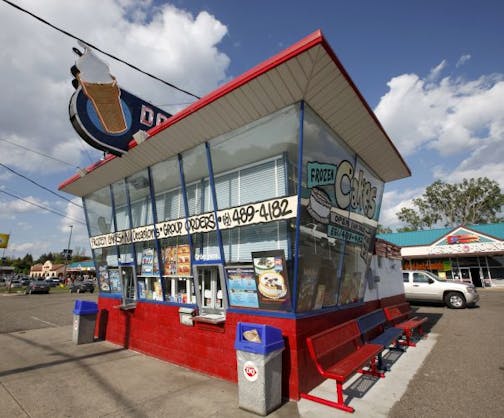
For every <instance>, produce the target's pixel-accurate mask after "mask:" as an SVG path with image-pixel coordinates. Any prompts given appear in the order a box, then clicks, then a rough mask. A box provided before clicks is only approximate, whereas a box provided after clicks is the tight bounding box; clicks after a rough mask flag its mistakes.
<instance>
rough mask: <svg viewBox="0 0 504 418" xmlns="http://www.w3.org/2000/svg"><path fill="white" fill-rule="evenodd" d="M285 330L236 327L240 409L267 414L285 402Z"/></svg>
mask: <svg viewBox="0 0 504 418" xmlns="http://www.w3.org/2000/svg"><path fill="white" fill-rule="evenodd" d="M284 347H285V345H284V340H283V338H282V331H281V330H280V329H278V328H274V327H271V326H268V325H264V324H251V323H244V322H239V323H238V325H237V328H236V339H235V349H236V360H237V367H238V406H239V407H240V408H242V409H245V410H247V411H251V412H254V413H256V414H258V415H263V416H265V415H268V414H269V413H270V412H271V411H273V410H274V409H276V408H278V407H279V406H280V404H281V403H282V351H283V349H284Z"/></svg>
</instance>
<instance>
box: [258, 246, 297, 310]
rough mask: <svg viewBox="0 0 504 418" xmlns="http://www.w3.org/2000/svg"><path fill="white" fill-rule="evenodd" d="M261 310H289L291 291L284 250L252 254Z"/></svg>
mask: <svg viewBox="0 0 504 418" xmlns="http://www.w3.org/2000/svg"><path fill="white" fill-rule="evenodd" d="M252 260H253V263H254V272H255V280H256V284H257V294H258V296H259V308H262V309H277V310H289V309H290V307H291V304H290V290H289V281H288V278H287V266H286V263H285V253H284V251H283V250H272V251H259V252H253V253H252Z"/></svg>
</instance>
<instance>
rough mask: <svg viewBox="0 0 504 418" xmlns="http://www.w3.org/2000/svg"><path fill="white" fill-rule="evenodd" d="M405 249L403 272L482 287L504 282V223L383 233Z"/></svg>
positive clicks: (382, 236) (403, 253) (389, 239)
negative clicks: (423, 273) (423, 272)
mask: <svg viewBox="0 0 504 418" xmlns="http://www.w3.org/2000/svg"><path fill="white" fill-rule="evenodd" d="M379 236H380V238H382V239H384V240H387V241H389V242H391V243H394V244H395V245H397V246H398V247H400V248H401V257H402V259H403V269H405V270H429V271H432V272H433V273H435V274H437V275H438V276H440V277H442V278H445V279H448V280H452V279H457V278H458V279H460V280H463V281H466V282H468V283H473V284H474V285H475V286H478V287H485V286H491V285H492V284H501V283H504V223H495V224H480V225H459V226H457V227H455V228H440V229H430V230H425V231H413V232H398V233H390V234H380V235H379Z"/></svg>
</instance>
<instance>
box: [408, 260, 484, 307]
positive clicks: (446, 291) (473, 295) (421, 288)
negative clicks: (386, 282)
mask: <svg viewBox="0 0 504 418" xmlns="http://www.w3.org/2000/svg"><path fill="white" fill-rule="evenodd" d="M403 281H404V294H405V296H406V299H407V300H408V301H417V302H421V301H423V302H441V303H445V304H446V306H448V307H449V308H452V309H463V308H465V307H466V306H474V305H475V304H476V303H477V302H478V301H479V294H478V292H477V291H476V288H475V287H474V285H472V284H467V283H462V282H456V281H452V280H442V279H440V278H439V277H438V276H436V275H435V274H433V273H431V272H430V271H425V270H403Z"/></svg>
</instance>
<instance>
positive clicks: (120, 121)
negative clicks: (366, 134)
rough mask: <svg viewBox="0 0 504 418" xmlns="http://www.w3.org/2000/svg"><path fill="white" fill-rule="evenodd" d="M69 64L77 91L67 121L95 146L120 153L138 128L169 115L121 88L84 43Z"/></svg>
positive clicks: (158, 122) (143, 128)
mask: <svg viewBox="0 0 504 418" xmlns="http://www.w3.org/2000/svg"><path fill="white" fill-rule="evenodd" d="M81 46H83V47H84V53H82V52H80V51H79V50H78V49H76V48H75V49H74V51H75V52H76V53H77V54H78V55H79V58H78V59H77V61H76V62H75V65H74V66H73V67H72V69H71V71H72V75H73V76H74V77H75V79H74V80H73V82H72V84H73V86H74V87H75V88H76V91H75V92H74V94H73V95H72V97H71V99H70V106H69V112H70V121H71V122H72V125H73V127H74V128H75V130H76V131H77V133H78V134H79V135H80V136H81V137H82V139H84V141H86V142H87V143H88V144H89V145H91V146H92V147H94V148H98V149H100V150H103V151H107V152H110V153H112V154H115V155H122V154H124V153H125V152H127V151H128V144H129V142H130V141H131V140H132V139H133V135H134V134H136V133H137V132H139V131H146V130H147V129H149V128H151V127H153V126H155V125H158V124H160V123H162V122H163V121H165V120H166V119H168V118H169V117H170V116H171V115H170V114H169V113H166V112H164V111H163V110H161V109H159V108H157V107H155V106H152V105H151V104H149V103H147V102H145V101H143V100H141V99H140V98H138V97H137V96H134V95H133V94H131V93H128V92H127V91H126V90H123V89H121V88H120V87H119V85H118V84H117V80H116V79H115V77H113V76H112V75H111V74H110V72H109V68H108V65H107V64H105V63H104V62H103V61H101V60H100V59H99V58H98V57H97V56H96V55H94V53H93V52H92V51H91V49H90V48H89V47H88V46H87V45H85V44H81Z"/></svg>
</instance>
